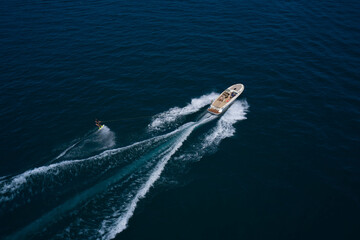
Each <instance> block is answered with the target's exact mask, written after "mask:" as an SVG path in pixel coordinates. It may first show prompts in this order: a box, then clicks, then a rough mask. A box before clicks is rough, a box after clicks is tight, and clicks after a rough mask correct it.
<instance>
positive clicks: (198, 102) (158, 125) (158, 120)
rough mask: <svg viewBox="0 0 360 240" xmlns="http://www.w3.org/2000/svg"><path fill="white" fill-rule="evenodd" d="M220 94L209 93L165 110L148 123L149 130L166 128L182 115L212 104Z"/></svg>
mask: <svg viewBox="0 0 360 240" xmlns="http://www.w3.org/2000/svg"><path fill="white" fill-rule="evenodd" d="M218 95H219V94H218V93H209V94H206V95H203V96H201V97H198V98H193V99H191V102H190V103H189V104H188V105H186V106H185V107H182V108H180V107H173V108H170V109H169V110H167V111H165V112H162V113H159V114H157V115H156V116H154V117H153V119H152V121H151V123H150V124H149V125H148V129H149V131H154V130H164V129H166V128H167V127H168V126H169V125H170V124H171V123H173V122H175V121H176V120H177V119H179V118H180V117H182V116H186V115H189V114H192V113H195V112H197V111H199V110H200V109H201V108H203V107H205V106H206V105H208V104H210V103H211V101H213V100H215V98H216V97H217V96H218Z"/></svg>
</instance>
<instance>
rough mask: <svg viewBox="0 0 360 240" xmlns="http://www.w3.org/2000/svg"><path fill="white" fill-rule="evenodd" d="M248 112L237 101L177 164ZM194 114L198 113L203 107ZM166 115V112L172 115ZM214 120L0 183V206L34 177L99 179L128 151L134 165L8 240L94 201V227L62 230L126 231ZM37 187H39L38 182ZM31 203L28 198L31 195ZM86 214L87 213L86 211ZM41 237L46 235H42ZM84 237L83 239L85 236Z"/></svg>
mask: <svg viewBox="0 0 360 240" xmlns="http://www.w3.org/2000/svg"><path fill="white" fill-rule="evenodd" d="M203 97H204V96H203ZM203 97H200V98H199V99H201V98H203ZM211 98H212V97H211ZM195 105H196V104H195ZM200 105H202V104H197V106H200ZM248 107H249V106H248V104H247V102H246V101H245V100H243V101H236V102H235V103H234V104H233V105H232V106H231V107H230V108H229V110H228V111H227V112H226V113H225V114H224V115H223V116H221V117H220V119H219V120H218V122H217V123H216V125H215V127H213V128H212V129H210V130H209V131H207V133H205V135H204V136H203V139H202V141H201V142H200V143H199V145H197V147H196V149H197V150H198V149H200V151H196V154H195V153H194V154H183V155H181V157H180V158H181V159H190V158H192V159H193V158H198V159H199V158H200V157H201V156H202V155H203V154H204V153H206V152H208V151H209V149H214V147H216V146H217V145H218V144H219V143H220V142H221V140H222V139H224V138H226V137H231V136H233V135H234V133H235V128H234V124H235V123H236V122H237V121H239V120H243V119H246V112H247V111H248ZM197 109H198V110H199V109H201V107H199V108H197ZM192 111H195V110H192ZM167 112H170V110H169V111H167ZM175 118H176V117H175ZM215 118H216V117H215V116H213V115H210V114H206V115H204V116H203V117H202V118H201V119H200V120H198V121H197V122H188V123H186V124H184V125H182V126H181V127H179V128H177V129H176V130H174V131H172V132H170V133H167V134H163V135H160V136H155V137H153V138H150V139H146V140H143V141H139V142H136V143H133V144H131V145H129V146H125V147H121V148H116V149H112V150H106V151H104V152H102V153H100V154H97V155H94V156H92V157H88V158H83V159H76V160H66V161H62V162H58V163H54V164H51V165H48V166H42V167H39V168H35V169H32V170H29V171H26V172H24V173H22V174H19V175H17V176H14V177H12V178H10V179H8V180H6V179H4V180H3V182H0V202H3V203H4V202H5V203H8V202H10V201H11V200H12V199H14V198H15V197H17V196H20V195H24V194H23V193H24V191H25V190H26V189H31V187H32V186H33V185H36V184H37V181H39V179H38V178H37V177H38V176H40V177H41V176H51V177H52V176H57V175H59V174H66V173H71V175H73V174H74V173H76V171H83V170H84V169H80V168H78V166H81V164H87V166H92V167H93V168H94V169H96V171H97V173H98V174H102V173H103V172H104V171H107V170H109V169H113V168H114V167H116V165H112V162H116V161H117V160H115V159H118V158H119V156H120V158H122V157H123V156H122V155H118V157H116V156H115V155H116V154H118V153H121V152H124V151H125V150H128V149H130V150H131V151H130V152H128V155H129V156H130V158H132V159H133V160H134V161H132V162H131V163H130V164H127V165H126V166H123V165H120V166H121V168H119V169H118V170H117V171H116V172H114V173H113V174H112V175H110V176H107V178H105V179H103V180H102V181H100V182H94V183H93V185H90V186H88V187H87V188H86V189H85V190H84V191H83V192H81V193H79V194H77V195H76V196H74V197H73V198H70V199H69V200H67V201H66V202H64V203H62V204H60V205H58V206H56V207H55V208H53V209H51V210H50V211H49V212H48V213H46V214H45V215H43V216H41V217H40V218H38V219H36V220H35V221H33V222H32V223H30V224H29V225H27V226H26V227H25V228H23V229H22V230H20V231H18V232H16V233H15V234H13V235H11V236H10V238H14V239H15V238H17V237H26V236H29V234H32V233H35V232H38V231H40V230H41V229H43V228H44V227H45V226H47V225H49V224H50V225H51V224H53V223H55V222H56V221H57V220H56V219H58V218H61V216H62V215H63V216H64V214H67V213H68V212H69V211H70V210H72V209H75V208H76V209H77V210H80V209H81V208H82V207H81V208H79V206H80V205H81V203H83V202H84V201H87V200H88V199H93V198H95V199H97V200H94V202H92V203H91V204H95V205H91V204H90V206H88V208H89V209H92V210H91V212H92V214H94V215H93V216H92V217H91V226H92V227H91V226H90V225H89V226H87V225H86V224H87V223H84V222H83V221H80V222H79V221H78V219H77V220H75V221H74V222H71V223H70V225H69V226H67V227H66V229H68V230H69V229H72V228H76V229H79V227H80V226H82V227H81V229H83V228H84V226H83V224H85V225H86V227H85V229H88V232H87V233H88V235H89V236H88V238H103V239H112V238H114V237H115V236H116V235H117V234H118V233H120V232H122V231H123V230H124V229H126V228H127V226H128V222H129V220H130V218H131V217H132V216H133V214H134V211H135V209H136V207H137V204H138V202H139V201H140V200H141V199H142V198H144V197H145V196H146V194H147V193H148V192H149V190H150V189H151V187H152V186H153V185H154V183H155V182H156V181H157V180H158V179H159V178H160V176H161V174H162V172H163V170H164V169H165V166H166V165H167V163H168V162H169V160H170V159H171V158H172V157H173V156H174V154H175V153H177V152H178V150H179V149H180V148H181V146H182V145H183V143H184V142H185V141H186V140H187V139H188V137H189V136H190V134H191V133H192V132H193V131H194V130H195V129H196V128H197V127H199V126H200V125H203V124H205V123H207V122H209V121H211V120H213V119H215ZM174 121H175V120H174ZM110 144H111V143H110ZM70 147H71V146H70ZM142 149H145V150H146V151H145V150H144V151H143V150H142ZM70 150H71V149H70ZM133 150H134V151H135V152H134V151H133ZM136 154H137V155H136ZM64 155H66V153H64V154H63V156H64ZM61 157H62V156H61ZM61 157H59V158H61ZM114 157H115V158H114ZM104 160H107V161H104ZM114 160H115V161H114ZM104 166H106V168H105V169H103V168H102V167H104ZM98 168H99V169H98ZM140 169H143V170H140ZM75 175H77V174H75ZM49 180H51V181H50V182H52V181H55V180H54V179H53V178H50V179H49ZM40 181H42V180H41V178H40ZM126 182H128V183H129V184H130V185H126V184H125V185H124V186H122V184H123V183H126ZM50 184H55V183H50ZM53 186H55V185H53ZM118 188H119V189H118ZM43 190H44V189H43ZM119 190H120V192H119ZM45 191H46V190H45ZM26 193H27V192H26ZM119 194H120V195H119ZM95 196H96V197H95ZM29 197H31V195H30V196H29ZM119 197H120V198H119ZM104 199H106V201H108V202H109V203H108V204H106V206H108V207H109V208H107V207H106V209H105V210H104V209H103V208H102V209H97V210H95V208H94V206H96V205H97V204H98V203H99V201H100V202H104ZM84 211H85V212H87V211H86V208H85V209H84ZM79 224H80V225H79ZM94 224H95V226H96V225H97V226H98V228H96V227H95V228H94ZM87 227H90V228H87ZM43 233H44V234H46V232H43ZM82 233H84V234H86V233H85V232H82ZM90 233H91V234H90ZM64 234H65V235H66V233H64V232H62V233H60V235H61V236H62V237H64ZM79 234H80V233H79ZM94 234H95V235H94ZM60 235H59V236H60ZM90 236H91V237H90Z"/></svg>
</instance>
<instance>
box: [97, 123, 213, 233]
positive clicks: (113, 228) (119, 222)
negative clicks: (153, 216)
mask: <svg viewBox="0 0 360 240" xmlns="http://www.w3.org/2000/svg"><path fill="white" fill-rule="evenodd" d="M214 118H215V116H211V117H208V118H205V119H202V120H200V121H199V122H197V123H196V124H193V125H192V126H190V127H189V128H188V129H186V131H184V132H183V133H182V134H181V136H180V137H179V138H178V139H177V141H176V142H175V143H174V145H172V146H171V147H170V148H169V149H168V150H167V151H166V152H165V153H163V155H164V156H163V157H162V158H161V160H160V161H159V162H158V164H157V165H156V166H155V168H154V170H153V171H152V173H151V174H150V176H149V178H148V180H147V181H146V182H145V183H144V184H143V185H142V186H141V187H140V189H139V190H138V192H137V193H136V195H135V196H134V197H133V199H132V200H131V202H130V203H129V204H128V206H127V207H126V210H125V212H124V213H122V214H120V216H118V215H119V212H115V213H114V214H113V217H115V218H117V219H116V221H115V222H113V223H111V224H109V221H108V220H106V221H104V222H103V224H102V229H101V230H100V231H99V232H100V233H106V234H105V235H103V238H104V239H112V238H114V237H115V236H116V235H117V234H118V233H120V232H122V231H123V230H125V229H126V228H127V224H128V222H129V219H130V218H131V217H132V215H133V214H134V211H135V208H136V206H137V203H138V202H139V200H140V199H141V198H144V197H145V195H146V193H147V192H148V191H149V190H150V188H151V187H152V186H153V184H154V183H155V182H156V180H157V179H159V177H160V175H161V173H162V171H163V170H164V168H165V165H166V163H167V162H168V161H169V159H170V158H171V157H172V156H173V155H174V154H175V153H176V151H177V150H178V149H179V148H180V147H181V146H182V145H183V143H184V141H185V140H186V139H187V138H188V136H189V135H190V134H191V133H192V131H193V130H194V129H195V128H196V127H198V126H200V125H202V124H205V123H206V122H208V121H210V120H213V119H214ZM104 228H105V229H104Z"/></svg>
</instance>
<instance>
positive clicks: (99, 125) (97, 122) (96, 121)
mask: <svg viewBox="0 0 360 240" xmlns="http://www.w3.org/2000/svg"><path fill="white" fill-rule="evenodd" d="M95 125H96V126H98V128H101V127H102V126H103V125H102V124H101V121H99V120H97V119H96V120H95Z"/></svg>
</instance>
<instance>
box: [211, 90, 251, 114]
mask: <svg viewBox="0 0 360 240" xmlns="http://www.w3.org/2000/svg"><path fill="white" fill-rule="evenodd" d="M243 91H244V85H243V84H241V83H238V84H234V85H232V86H230V87H228V88H227V89H225V91H223V92H222V93H221V94H220V95H219V97H218V98H217V99H216V100H215V101H214V102H212V104H211V105H210V107H209V108H208V112H209V113H211V114H214V115H220V114H221V113H224V112H225V111H226V110H227V109H228V108H229V107H230V106H231V104H233V103H234V101H235V100H236V99H237V98H238V97H239V96H240V94H241V93H242V92H243Z"/></svg>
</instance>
